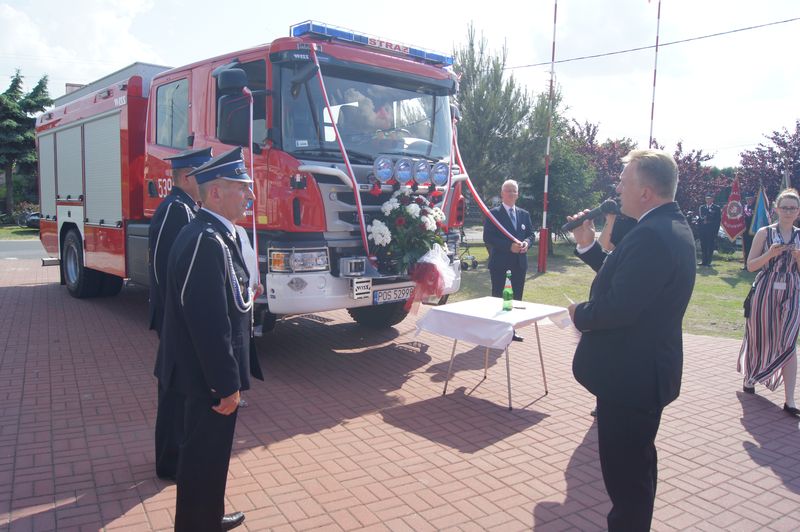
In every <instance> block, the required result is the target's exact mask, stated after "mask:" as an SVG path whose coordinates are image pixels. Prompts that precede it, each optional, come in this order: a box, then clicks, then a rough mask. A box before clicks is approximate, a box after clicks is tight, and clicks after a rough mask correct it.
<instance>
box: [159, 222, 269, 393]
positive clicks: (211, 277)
mask: <svg viewBox="0 0 800 532" xmlns="http://www.w3.org/2000/svg"><path fill="white" fill-rule="evenodd" d="M249 282H250V279H249V275H248V273H247V267H246V265H245V263H244V260H243V258H242V255H241V252H240V251H239V246H238V245H237V244H236V242H235V240H234V237H233V236H232V235H230V234H228V229H227V228H226V227H225V226H224V224H222V222H220V221H219V220H218V219H217V218H216V217H214V216H213V215H212V214H210V213H208V212H206V211H203V210H200V211H198V213H197V216H196V217H195V219H194V220H192V221H191V222H190V223H189V224H188V225H187V226H186V227H184V228H183V229H182V230H181V232H180V233H179V234H178V237H177V239H176V240H175V244H174V245H173V249H172V252H171V253H170V257H169V261H168V265H167V287H166V295H165V306H164V325H163V328H162V331H161V343H160V344H159V347H158V351H159V354H158V356H159V357H160V358H161V359H162V360H163V363H162V364H161V367H160V368H157V370H158V374H157V375H156V376H157V377H158V378H159V379H161V381H162V382H164V383H169V384H168V386H169V387H175V388H177V389H178V390H180V391H181V392H183V393H184V394H186V395H203V394H207V395H210V396H211V397H213V398H223V397H227V396H229V395H231V394H232V393H234V392H235V391H237V390H247V389H248V388H249V387H250V377H249V376H250V374H252V375H253V376H254V377H256V378H258V379H263V376H262V374H261V367H260V365H259V362H258V357H257V356H256V355H255V353H253V354H252V356H251V352H250V351H251V349H250V346H251V338H252V317H251V308H250V305H251V304H252V297H251V295H250V292H249Z"/></svg>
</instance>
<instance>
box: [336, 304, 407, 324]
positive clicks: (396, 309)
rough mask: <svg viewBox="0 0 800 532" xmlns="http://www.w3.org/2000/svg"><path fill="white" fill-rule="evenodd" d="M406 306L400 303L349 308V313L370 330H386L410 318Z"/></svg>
mask: <svg viewBox="0 0 800 532" xmlns="http://www.w3.org/2000/svg"><path fill="white" fill-rule="evenodd" d="M405 305H406V302H405V301H398V302H397V303H385V304H383V305H372V306H370V307H357V308H349V309H347V313H348V314H350V317H351V318H353V319H354V320H355V321H356V323H358V324H359V325H363V326H364V327H369V328H370V329H385V328H387V327H392V326H393V325H397V324H398V323H400V322H401V321H403V320H404V319H405V317H406V316H408V311H407V310H406V309H405Z"/></svg>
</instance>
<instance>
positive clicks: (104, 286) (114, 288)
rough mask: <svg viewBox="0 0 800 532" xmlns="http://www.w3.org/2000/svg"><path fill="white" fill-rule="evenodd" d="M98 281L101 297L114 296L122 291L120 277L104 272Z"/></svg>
mask: <svg viewBox="0 0 800 532" xmlns="http://www.w3.org/2000/svg"><path fill="white" fill-rule="evenodd" d="M102 275H103V279H102V282H101V283H100V285H101V286H100V295H101V296H103V297H114V296H115V295H117V294H119V293H120V292H121V291H122V285H123V282H122V277H117V276H116V275H111V274H108V273H104V274H102Z"/></svg>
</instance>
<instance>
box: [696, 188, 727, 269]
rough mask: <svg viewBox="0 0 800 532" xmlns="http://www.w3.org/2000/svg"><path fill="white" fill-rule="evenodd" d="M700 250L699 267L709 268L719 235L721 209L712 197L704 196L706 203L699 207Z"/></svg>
mask: <svg viewBox="0 0 800 532" xmlns="http://www.w3.org/2000/svg"><path fill="white" fill-rule="evenodd" d="M698 214H699V215H700V220H699V223H700V250H701V255H702V257H703V258H702V261H701V262H700V264H699V265H700V266H711V258H712V257H713V256H714V247H715V244H716V241H717V233H719V224H720V222H721V221H722V209H721V208H720V206H719V205H717V204H716V203H714V197H713V196H711V195H710V194H706V203H705V204H704V205H701V206H700V212H699V213H698Z"/></svg>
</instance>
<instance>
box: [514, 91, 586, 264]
mask: <svg viewBox="0 0 800 532" xmlns="http://www.w3.org/2000/svg"><path fill="white" fill-rule="evenodd" d="M535 102H536V103H535V105H534V107H533V111H532V112H531V113H530V114H529V116H528V119H527V120H526V122H525V125H524V128H523V132H522V139H521V142H520V149H518V150H517V152H516V153H515V155H514V158H513V163H514V167H515V168H519V169H520V171H521V173H522V175H523V177H522V178H521V179H520V183H521V185H522V187H523V190H525V191H530V195H532V196H533V200H528V202H527V203H524V206H525V208H527V209H529V210H530V212H531V216H533V217H534V220H536V225H540V224H539V222H538V220H541V217H542V209H543V201H542V196H543V192H544V173H545V155H546V151H547V122H548V114H549V109H550V104H549V95H548V94H545V93H540V94H539V95H538V96H537V97H536V100H535ZM561 102H562V98H561V93H560V92H559V91H557V92H556V93H555V94H554V98H553V118H552V126H551V132H550V168H549V177H548V186H547V189H548V190H547V192H548V207H547V226H548V227H549V228H550V230H551V231H550V234H551V238H554V237H555V236H556V235H558V234H559V233H560V232H561V231H560V228H561V225H563V224H564V222H566V221H567V216H569V215H572V214H574V213H576V212H578V211H580V210H582V209H584V208H587V207H592V206H594V204H595V203H596V202H597V201H598V198H599V194H598V192H597V191H596V190H595V189H594V183H595V176H596V173H597V172H596V170H595V168H594V167H593V166H592V165H591V159H590V158H589V157H588V156H587V155H585V154H583V153H581V150H580V147H581V145H580V143H579V142H576V141H575V140H574V139H573V138H571V137H570V135H569V134H568V133H567V131H568V125H567V122H566V119H565V118H564V116H563V113H562V111H561V109H562V104H561ZM549 249H550V251H551V253H552V251H553V249H554V248H553V246H550V248H549Z"/></svg>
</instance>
